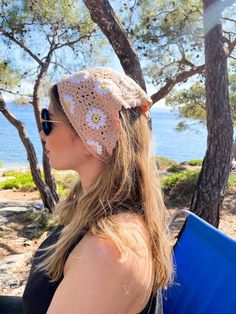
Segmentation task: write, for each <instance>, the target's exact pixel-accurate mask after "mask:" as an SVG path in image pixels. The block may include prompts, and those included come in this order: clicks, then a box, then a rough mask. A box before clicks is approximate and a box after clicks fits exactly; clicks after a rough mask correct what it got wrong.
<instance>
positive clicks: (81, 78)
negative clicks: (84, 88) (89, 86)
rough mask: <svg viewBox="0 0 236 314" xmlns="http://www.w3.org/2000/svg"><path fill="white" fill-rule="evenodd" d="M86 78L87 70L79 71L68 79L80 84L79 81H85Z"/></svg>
mask: <svg viewBox="0 0 236 314" xmlns="http://www.w3.org/2000/svg"><path fill="white" fill-rule="evenodd" d="M87 79H88V72H87V71H81V72H79V73H77V74H75V75H73V76H72V77H71V78H70V80H71V81H72V82H73V83H76V84H80V83H83V82H85V81H86V80H87Z"/></svg>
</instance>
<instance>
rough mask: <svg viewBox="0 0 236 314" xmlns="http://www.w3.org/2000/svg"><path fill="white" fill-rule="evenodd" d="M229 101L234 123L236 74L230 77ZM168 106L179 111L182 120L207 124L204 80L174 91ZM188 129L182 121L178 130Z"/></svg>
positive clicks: (167, 98)
mask: <svg viewBox="0 0 236 314" xmlns="http://www.w3.org/2000/svg"><path fill="white" fill-rule="evenodd" d="M229 99H230V104H231V107H232V111H233V115H234V121H236V74H231V75H229ZM166 105H167V106H171V107H172V108H174V109H177V110H178V111H179V114H180V118H192V119H197V120H199V121H204V122H205V120H206V108H205V87H204V84H203V81H202V79H201V81H198V82H195V83H194V84H193V85H192V86H190V87H188V88H186V89H182V90H180V91H177V90H176V89H173V90H172V91H171V92H170V93H169V95H168V96H167V97H166ZM187 127H188V126H187V125H186V123H185V122H183V121H181V122H179V124H178V126H177V130H178V131H182V130H185V129H186V128H187Z"/></svg>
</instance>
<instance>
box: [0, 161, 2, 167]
mask: <svg viewBox="0 0 236 314" xmlns="http://www.w3.org/2000/svg"><path fill="white" fill-rule="evenodd" d="M2 167H3V163H2V161H1V160H0V168H2Z"/></svg>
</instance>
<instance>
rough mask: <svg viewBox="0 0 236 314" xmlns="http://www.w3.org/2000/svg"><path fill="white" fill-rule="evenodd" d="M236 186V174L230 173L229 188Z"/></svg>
mask: <svg viewBox="0 0 236 314" xmlns="http://www.w3.org/2000/svg"><path fill="white" fill-rule="evenodd" d="M235 187H236V175H235V174H233V173H230V175H229V179H228V188H229V189H233V188H235Z"/></svg>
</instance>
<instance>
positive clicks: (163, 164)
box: [156, 156, 177, 170]
mask: <svg viewBox="0 0 236 314" xmlns="http://www.w3.org/2000/svg"><path fill="white" fill-rule="evenodd" d="M156 162H157V166H158V168H159V169H162V170H163V169H166V168H168V167H170V166H173V165H176V164H177V162H176V161H175V160H172V159H169V158H166V157H160V156H159V157H156Z"/></svg>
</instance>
